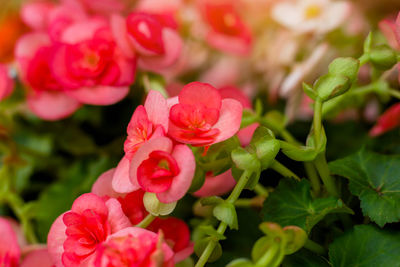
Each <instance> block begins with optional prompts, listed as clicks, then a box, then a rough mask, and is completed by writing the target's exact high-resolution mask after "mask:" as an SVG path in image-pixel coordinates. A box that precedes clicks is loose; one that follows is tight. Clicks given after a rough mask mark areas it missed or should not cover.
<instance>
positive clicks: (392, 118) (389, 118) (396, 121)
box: [369, 103, 400, 137]
mask: <svg viewBox="0 0 400 267" xmlns="http://www.w3.org/2000/svg"><path fill="white" fill-rule="evenodd" d="M399 126H400V103H397V104H394V105H393V106H391V107H390V108H388V109H387V110H386V111H385V112H384V113H383V114H382V115H381V116H380V117H379V119H378V122H377V123H376V124H375V126H374V127H373V128H372V129H371V130H370V132H369V135H370V136H374V137H375V136H378V135H382V134H384V133H386V132H388V131H390V130H393V129H395V128H397V127H399Z"/></svg>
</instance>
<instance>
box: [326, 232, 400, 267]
mask: <svg viewBox="0 0 400 267" xmlns="http://www.w3.org/2000/svg"><path fill="white" fill-rule="evenodd" d="M399 251H400V233H399V232H390V231H385V230H381V229H379V228H376V227H374V226H372V225H357V226H355V227H354V229H352V230H351V231H349V232H347V233H345V234H344V235H342V236H340V237H339V238H337V239H335V241H333V243H332V244H331V245H330V247H329V258H330V262H331V263H332V266H333V267H377V266H382V267H383V266H388V267H389V266H393V267H395V266H396V267H398V266H400V253H399Z"/></svg>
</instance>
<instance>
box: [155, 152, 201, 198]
mask: <svg viewBox="0 0 400 267" xmlns="http://www.w3.org/2000/svg"><path fill="white" fill-rule="evenodd" d="M172 156H173V157H174V158H175V160H176V162H177V163H178V166H179V169H180V172H179V174H178V175H177V176H175V177H174V178H173V180H172V184H171V187H170V188H169V189H168V190H167V191H165V192H162V193H157V198H158V199H159V200H160V201H161V202H164V203H170V202H174V201H177V200H179V199H181V198H182V197H183V196H184V195H185V194H186V192H187V191H188V189H189V187H190V185H191V184H192V180H193V177H194V171H195V169H196V161H195V159H194V156H193V153H192V150H190V148H189V147H188V146H186V145H176V146H175V147H174V150H173V152H172Z"/></svg>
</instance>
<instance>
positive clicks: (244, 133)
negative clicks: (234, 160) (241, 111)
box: [237, 123, 259, 147]
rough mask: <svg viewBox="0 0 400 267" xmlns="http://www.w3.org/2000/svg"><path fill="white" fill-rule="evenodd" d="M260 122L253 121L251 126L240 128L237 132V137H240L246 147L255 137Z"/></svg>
mask: <svg viewBox="0 0 400 267" xmlns="http://www.w3.org/2000/svg"><path fill="white" fill-rule="evenodd" d="M258 126H259V124H258V123H252V124H250V125H249V126H247V127H245V128H243V129H240V130H239V131H238V132H237V137H238V138H239V141H240V144H241V145H242V146H243V147H245V146H247V145H248V144H250V141H251V138H252V137H253V134H254V132H255V130H256V129H257V128H258Z"/></svg>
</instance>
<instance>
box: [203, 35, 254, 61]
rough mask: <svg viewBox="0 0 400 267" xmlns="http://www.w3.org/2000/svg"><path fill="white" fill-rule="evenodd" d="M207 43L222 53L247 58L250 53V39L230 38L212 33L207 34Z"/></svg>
mask: <svg viewBox="0 0 400 267" xmlns="http://www.w3.org/2000/svg"><path fill="white" fill-rule="evenodd" d="M206 39H207V42H208V43H209V44H210V45H212V46H214V47H215V48H217V49H219V50H222V51H223V52H227V53H232V54H237V55H240V56H247V55H248V54H249V53H250V52H251V39H249V38H240V37H231V36H228V35H223V34H220V33H217V32H214V31H210V32H209V33H208V34H207V37H206Z"/></svg>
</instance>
